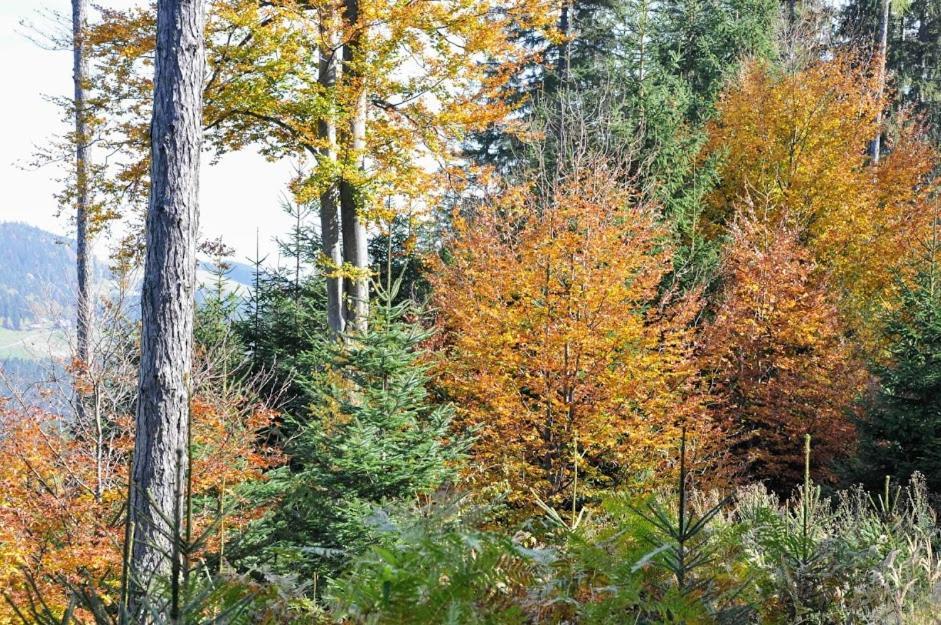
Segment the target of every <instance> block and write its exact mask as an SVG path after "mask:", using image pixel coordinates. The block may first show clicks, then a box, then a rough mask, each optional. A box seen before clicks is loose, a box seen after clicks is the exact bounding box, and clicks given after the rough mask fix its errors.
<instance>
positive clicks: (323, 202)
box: [317, 14, 346, 336]
mask: <svg viewBox="0 0 941 625" xmlns="http://www.w3.org/2000/svg"><path fill="white" fill-rule="evenodd" d="M327 21H328V23H326V24H321V34H320V37H321V42H322V43H321V47H320V71H319V76H318V80H319V82H320V84H321V85H323V86H324V87H325V88H326V90H327V91H328V92H329V91H332V90H333V88H334V87H335V85H336V82H337V58H336V55H337V53H336V35H335V31H336V24H334V23H333V22H334V19H333V15H332V14H331V15H330V16H329V18H328V19H327ZM317 131H318V134H319V135H320V137H319V138H320V140H321V141H323V142H324V143H325V144H326V147H324V148H322V150H321V154H320V166H327V167H330V168H331V169H333V168H335V165H336V160H337V127H336V122H335V121H334V120H333V118H332V116H330V117H325V118H323V119H321V120H320V122H319V124H318V128H317ZM320 237H321V245H322V246H323V254H324V256H325V257H326V260H327V263H328V265H330V270H331V271H337V270H339V268H340V267H341V266H342V265H343V249H342V248H341V247H340V217H339V190H338V188H337V185H336V183H335V182H331V184H330V186H329V187H328V188H327V189H326V190H325V191H324V192H323V193H321V195H320ZM342 290H343V289H342V280H341V279H340V278H339V277H330V276H328V277H327V324H328V325H329V326H330V330H331V331H332V332H333V334H334V335H336V336H339V335H340V334H342V333H343V331H344V330H345V329H346V319H345V314H344V310H343V294H342Z"/></svg>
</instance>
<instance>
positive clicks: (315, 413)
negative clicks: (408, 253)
mask: <svg viewBox="0 0 941 625" xmlns="http://www.w3.org/2000/svg"><path fill="white" fill-rule="evenodd" d="M399 284H400V282H399V283H397V284H395V285H393V286H392V287H391V288H377V289H376V293H377V296H378V305H377V306H374V307H373V310H372V312H371V318H370V323H369V329H368V331H367V332H365V333H356V334H354V335H349V336H345V337H344V340H341V341H337V340H336V339H334V338H333V337H332V336H331V335H329V334H327V333H324V335H323V339H322V340H320V341H317V344H316V345H315V346H314V347H313V348H312V349H310V350H308V351H307V352H305V353H304V354H302V355H301V363H302V364H301V365H300V366H299V368H298V369H299V371H303V372H305V373H302V374H300V378H299V380H298V382H299V384H300V385H301V386H302V388H303V389H304V390H305V393H306V395H305V397H306V401H307V410H306V411H305V412H304V413H303V414H300V415H298V416H296V417H294V419H293V428H294V429H295V434H294V435H293V437H292V438H291V439H290V440H289V441H287V443H286V444H285V451H286V453H287V455H288V457H289V460H290V462H289V464H288V466H285V467H283V468H281V469H278V470H276V471H274V472H272V474H271V476H270V478H271V479H269V480H268V482H267V484H266V485H265V486H264V491H265V492H264V493H261V495H262V496H264V497H266V498H270V499H271V500H273V501H276V502H277V503H276V504H275V505H274V507H273V509H272V511H271V513H270V514H268V515H267V516H266V517H265V518H264V519H262V520H261V521H260V522H259V523H257V524H256V525H255V527H253V528H252V531H251V532H249V534H248V536H247V538H246V540H245V541H244V542H243V545H242V546H241V549H242V552H243V553H245V554H250V560H251V561H254V562H255V563H264V565H265V566H266V567H268V568H270V569H272V570H274V571H280V572H292V573H300V574H302V575H304V576H305V577H306V578H308V579H309V578H310V577H311V576H312V575H314V574H316V573H327V574H329V573H331V572H334V571H337V570H339V569H340V568H342V565H343V563H344V562H345V561H346V559H347V558H348V557H350V556H352V555H355V554H357V553H359V552H360V551H361V550H362V549H363V548H364V547H365V546H366V545H368V544H370V543H371V542H372V541H373V540H374V538H375V535H376V532H374V530H373V528H372V526H371V522H370V519H371V518H372V516H373V514H374V513H375V512H376V510H377V508H378V507H380V506H384V505H392V506H395V504H396V503H401V502H408V501H410V500H412V499H414V498H415V497H417V496H419V495H421V494H422V493H428V492H430V491H432V490H434V489H436V488H437V487H439V486H440V485H441V484H442V483H444V482H446V481H448V480H449V479H450V478H452V477H454V471H455V468H456V466H457V464H458V463H459V460H460V458H461V457H462V456H463V453H464V450H465V448H466V442H465V441H463V440H462V439H460V438H456V437H455V436H454V435H453V434H452V432H451V430H450V424H451V418H452V410H451V408H450V407H449V406H445V405H436V404H435V403H434V402H433V401H432V398H431V397H430V396H429V392H428V390H427V388H426V386H427V384H428V381H429V371H428V365H426V364H424V362H423V354H422V348H421V345H422V343H423V342H424V341H425V340H426V339H428V338H429V336H430V334H429V331H427V330H425V329H424V328H423V327H422V326H421V325H420V324H419V323H418V322H417V320H416V317H417V311H416V310H415V308H414V305H413V304H412V303H411V302H410V301H409V300H405V301H403V302H401V303H398V304H393V303H392V302H393V301H395V299H396V294H397V292H398V289H399Z"/></svg>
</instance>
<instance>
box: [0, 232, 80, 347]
mask: <svg viewBox="0 0 941 625" xmlns="http://www.w3.org/2000/svg"><path fill="white" fill-rule="evenodd" d="M74 267H75V252H74V250H73V249H72V247H71V245H69V244H68V242H67V241H66V240H64V239H63V238H62V237H58V236H56V235H54V234H52V233H49V232H46V231H45V230H41V229H39V228H36V227H34V226H29V225H26V224H21V223H0V328H5V329H7V330H28V329H32V328H38V327H50V326H54V325H56V324H57V323H58V322H59V320H60V319H69V318H71V317H73V316H74V310H75V307H74V301H75V269H74Z"/></svg>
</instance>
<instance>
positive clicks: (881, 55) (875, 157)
mask: <svg viewBox="0 0 941 625" xmlns="http://www.w3.org/2000/svg"><path fill="white" fill-rule="evenodd" d="M891 8H892V0H882V19H881V21H880V22H879V47H878V50H877V52H876V62H877V63H878V64H879V76H878V80H879V84H878V89H879V92H878V98H879V110H878V111H877V112H876V136H875V137H873V139H872V141H871V142H870V143H869V158H870V160H871V161H872V162H873V163H878V162H879V156H880V152H881V151H882V107H883V99H884V96H885V82H886V63H887V61H888V52H889V19H890V14H891Z"/></svg>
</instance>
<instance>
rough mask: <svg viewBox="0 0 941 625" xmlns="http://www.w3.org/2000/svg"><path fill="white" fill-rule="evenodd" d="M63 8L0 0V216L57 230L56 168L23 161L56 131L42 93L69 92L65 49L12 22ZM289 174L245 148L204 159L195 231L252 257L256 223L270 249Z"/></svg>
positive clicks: (279, 229)
mask: <svg viewBox="0 0 941 625" xmlns="http://www.w3.org/2000/svg"><path fill="white" fill-rule="evenodd" d="M99 1H100V3H101V4H104V5H106V6H116V7H117V6H131V5H134V4H136V2H135V0H99ZM69 7H70V2H69V0H0V68H2V69H0V73H2V76H0V84H2V85H3V90H2V91H3V94H2V96H0V198H2V199H0V221H23V222H26V223H30V224H33V225H36V226H39V227H41V228H44V229H47V230H51V231H53V232H56V233H57V234H67V233H68V232H69V230H70V229H69V224H68V223H67V221H66V219H65V218H64V217H63V218H57V217H56V216H55V212H56V202H55V200H54V198H53V193H55V191H56V187H57V183H56V178H57V177H58V175H57V174H58V172H56V171H54V170H49V169H39V170H33V171H29V170H24V168H23V165H24V163H25V162H27V161H29V160H30V157H31V155H32V153H33V151H34V149H35V147H36V146H37V145H42V144H43V143H44V142H45V141H47V140H48V139H49V138H50V137H52V136H53V135H54V134H56V133H58V132H62V131H63V130H64V128H63V126H62V125H61V122H60V119H59V111H58V110H57V109H56V107H55V106H54V105H52V104H51V103H49V102H47V101H46V100H45V99H44V96H47V95H69V94H70V93H71V89H72V82H71V55H70V53H69V52H67V51H62V52H52V51H48V50H44V49H42V48H41V47H39V46H38V45H36V44H35V43H34V42H32V41H30V40H29V39H28V38H27V37H26V36H25V34H24V33H25V32H27V31H26V29H24V28H23V27H22V26H21V25H20V22H21V21H22V20H24V19H27V20H30V19H32V20H33V21H37V19H38V16H37V11H41V10H43V9H45V10H52V11H59V12H61V13H62V14H64V15H68V14H69ZM290 175H291V164H290V163H288V162H282V163H269V162H267V161H265V160H264V159H263V158H261V157H259V156H258V155H257V154H254V153H251V152H243V153H238V154H230V155H227V156H225V157H223V159H222V160H221V161H220V162H219V163H217V164H216V165H213V166H210V165H209V164H208V162H206V163H205V164H204V165H203V169H202V180H201V189H200V196H201V202H200V204H201V217H200V224H201V231H202V234H203V236H205V237H211V238H214V237H217V236H222V237H223V239H224V240H225V241H226V242H227V243H228V244H229V245H230V246H232V247H234V248H235V249H236V251H237V257H238V258H245V257H247V256H254V252H255V234H256V229H257V230H258V232H259V233H260V239H261V246H262V252H263V253H265V252H273V249H274V245H273V243H272V242H271V239H272V238H273V237H274V236H277V235H282V234H284V233H285V232H286V231H287V230H288V228H289V227H290V221H289V220H288V219H287V218H286V217H285V216H284V215H283V214H282V212H281V209H280V198H281V197H282V194H283V193H284V191H285V189H286V185H287V182H288V179H289V178H290ZM97 251H98V253H102V252H103V251H104V250H100V249H99V250H97ZM269 259H270V260H274V257H273V254H272V256H269Z"/></svg>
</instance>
